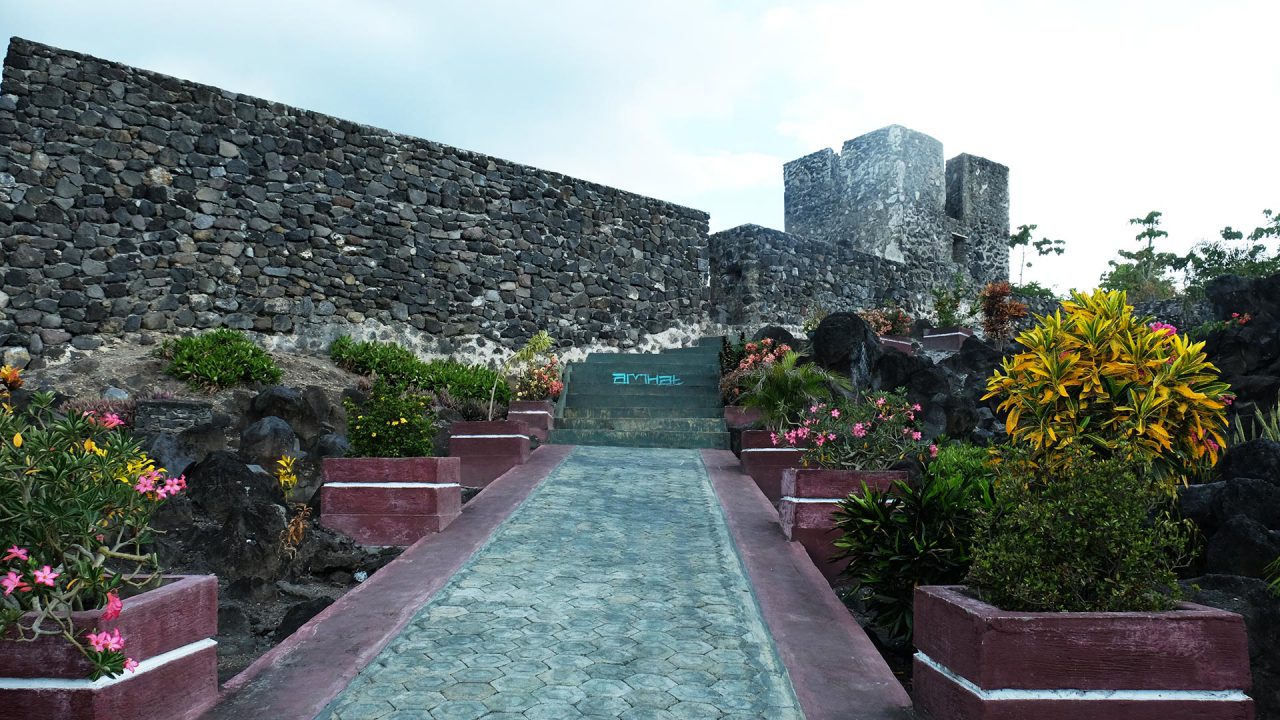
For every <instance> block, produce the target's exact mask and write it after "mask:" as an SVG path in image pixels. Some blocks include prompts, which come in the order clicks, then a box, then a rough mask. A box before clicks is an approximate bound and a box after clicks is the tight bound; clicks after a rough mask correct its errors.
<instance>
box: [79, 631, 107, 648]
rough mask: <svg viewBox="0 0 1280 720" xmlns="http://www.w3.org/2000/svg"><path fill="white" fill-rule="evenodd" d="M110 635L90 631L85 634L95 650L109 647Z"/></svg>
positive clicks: (85, 637) (90, 645)
mask: <svg viewBox="0 0 1280 720" xmlns="http://www.w3.org/2000/svg"><path fill="white" fill-rule="evenodd" d="M108 637H109V636H108V635H107V634H106V633H92V632H89V633H85V634H84V639H85V640H88V641H89V647H92V648H93V651H94V652H102V651H103V650H106V649H107V638H108Z"/></svg>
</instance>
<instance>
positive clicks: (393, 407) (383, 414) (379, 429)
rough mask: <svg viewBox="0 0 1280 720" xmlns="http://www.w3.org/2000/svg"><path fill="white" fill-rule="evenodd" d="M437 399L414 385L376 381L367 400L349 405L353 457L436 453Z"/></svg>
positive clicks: (428, 454) (348, 424)
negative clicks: (434, 407) (433, 408)
mask: <svg viewBox="0 0 1280 720" xmlns="http://www.w3.org/2000/svg"><path fill="white" fill-rule="evenodd" d="M433 399H434V398H433V397H432V396H431V395H430V394H429V393H427V392H425V391H423V390H421V389H418V388H415V387H413V386H405V385H400V384H397V383H392V382H390V381H388V380H385V379H382V378H379V379H377V380H376V381H374V384H373V389H372V390H371V391H370V392H369V397H368V399H367V400H366V401H365V402H364V403H362V404H356V403H355V402H353V401H352V400H351V399H350V398H348V399H346V400H344V401H343V404H344V405H345V406H346V410H347V417H349V418H351V420H349V421H348V422H347V437H348V439H349V440H350V441H351V453H350V456H351V457H386V458H399V457H430V456H431V455H432V454H433V453H434V452H435V434H436V417H435V414H434V413H433V412H432V409H431V406H432V400H433Z"/></svg>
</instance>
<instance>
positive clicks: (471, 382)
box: [329, 337, 511, 403]
mask: <svg viewBox="0 0 1280 720" xmlns="http://www.w3.org/2000/svg"><path fill="white" fill-rule="evenodd" d="M329 357H330V358H332V359H333V362H334V364H336V365H337V366H338V367H340V368H343V369H345V370H349V371H351V372H355V373H360V374H361V375H375V376H377V377H378V378H379V379H381V380H383V381H385V382H386V383H388V384H391V385H399V386H409V385H412V386H414V387H416V388H418V389H419V390H423V391H427V392H435V393H438V392H439V391H441V390H448V391H449V394H450V395H451V396H453V397H454V398H456V399H458V400H477V401H478V400H484V401H488V400H489V391H490V388H492V387H493V383H494V381H495V380H499V381H500V380H501V379H502V375H500V374H499V373H497V372H496V371H494V370H492V369H490V368H487V367H485V366H483V365H469V364H467V363H463V362H459V361H457V360H453V359H452V358H449V359H438V360H429V361H423V360H420V359H419V358H418V356H417V355H415V354H414V353H413V351H411V350H409V349H407V348H404V347H402V346H400V345H397V344H395V343H384V342H378V341H376V340H369V341H365V342H355V341H353V340H352V339H351V338H349V337H340V338H338V339H337V340H334V341H333V344H332V345H330V346H329ZM496 397H497V399H498V400H500V401H501V402H503V403H506V402H508V401H509V400H510V397H511V393H510V389H509V388H508V387H507V386H506V385H505V384H501V385H500V386H499V387H498V389H497V394H496Z"/></svg>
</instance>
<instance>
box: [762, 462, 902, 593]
mask: <svg viewBox="0 0 1280 720" xmlns="http://www.w3.org/2000/svg"><path fill="white" fill-rule="evenodd" d="M906 479H907V474H906V473H905V472H903V471H901V470H883V471H864V470H826V469H822V468H787V469H785V470H783V471H782V499H781V500H779V501H778V518H779V522H781V524H782V534H783V535H785V536H786V538H787V539H788V540H795V541H796V542H798V543H800V544H801V545H803V546H804V549H805V550H806V551H807V552H808V553H809V557H811V558H813V563H814V564H815V565H817V566H818V569H819V570H821V571H822V574H823V575H825V576H826V578H827V579H828V580H835V579H836V577H837V576H839V575H840V573H842V572H844V569H845V567H847V566H848V565H849V561H848V560H839V561H836V562H832V561H831V559H832V558H833V557H834V556H835V554H836V546H835V541H836V538H837V537H839V535H838V534H837V533H836V531H835V526H836V522H835V518H834V517H833V516H832V513H834V512H835V511H836V507H837V506H838V505H839V504H840V501H841V500H843V499H844V498H846V497H849V496H850V495H853V494H854V493H861V492H862V486H863V484H864V483H865V484H866V486H867V487H869V488H874V489H876V490H881V491H884V490H888V489H889V488H891V487H892V486H893V483H894V481H896V480H906Z"/></svg>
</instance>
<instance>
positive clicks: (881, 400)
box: [876, 398, 884, 407]
mask: <svg viewBox="0 0 1280 720" xmlns="http://www.w3.org/2000/svg"><path fill="white" fill-rule="evenodd" d="M876 407H884V398H876Z"/></svg>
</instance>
